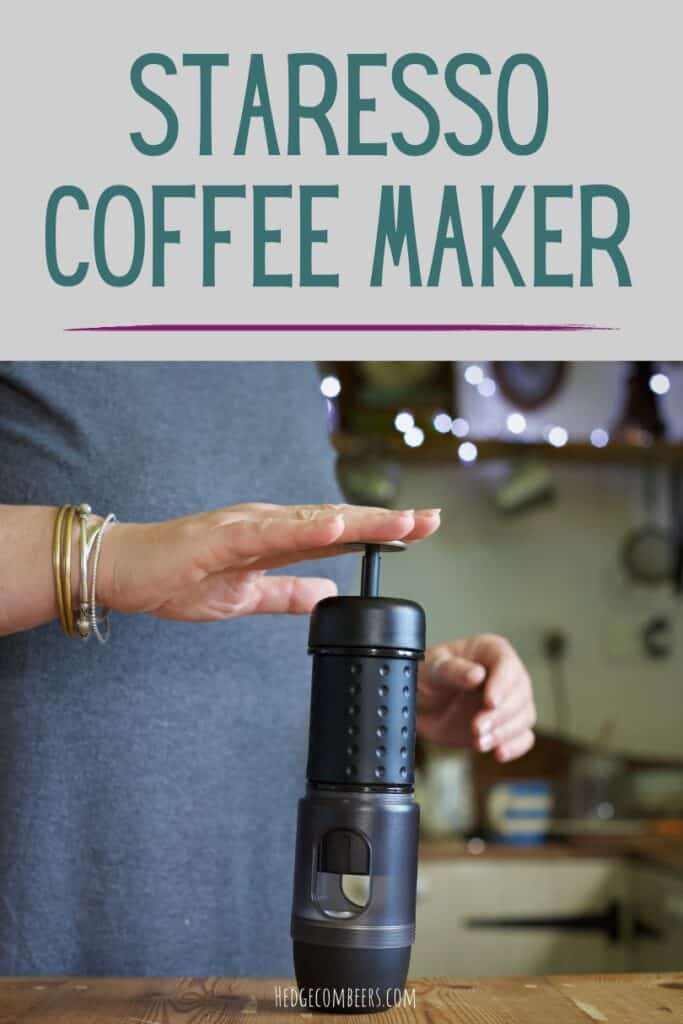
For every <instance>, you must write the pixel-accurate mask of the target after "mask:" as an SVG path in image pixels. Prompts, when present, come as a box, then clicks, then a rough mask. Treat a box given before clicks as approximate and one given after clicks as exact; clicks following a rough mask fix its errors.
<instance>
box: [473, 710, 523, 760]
mask: <svg viewBox="0 0 683 1024" xmlns="http://www.w3.org/2000/svg"><path fill="white" fill-rule="evenodd" d="M535 724H536V712H535V708H534V705H533V702H532V701H527V702H526V703H525V704H524V705H523V707H522V708H521V709H520V710H519V711H517V712H516V713H515V714H513V715H510V716H509V717H507V718H506V719H505V720H504V721H502V722H500V723H499V724H497V725H496V726H494V727H493V728H491V729H488V730H487V729H484V730H479V731H478V735H477V739H476V746H477V749H478V750H481V751H487V750H493V748H494V747H500V746H501V745H505V744H506V743H507V742H508V741H510V740H514V739H515V738H516V737H518V736H520V735H522V734H523V733H525V732H527V731H528V730H529V729H531V728H532V726H534V725H535Z"/></svg>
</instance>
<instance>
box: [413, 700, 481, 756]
mask: <svg viewBox="0 0 683 1024" xmlns="http://www.w3.org/2000/svg"><path fill="white" fill-rule="evenodd" d="M415 724H416V728H417V733H418V735H419V736H420V737H422V739H425V740H427V741H429V742H430V743H438V744H442V745H448V746H454V747H464V746H468V745H470V743H471V739H470V736H469V735H468V732H467V726H466V724H465V723H464V721H463V716H462V710H461V709H460V708H459V707H458V706H457V705H452V706H449V707H447V708H445V709H441V710H440V711H435V712H426V713H425V712H420V711H418V713H417V716H416V721H415Z"/></svg>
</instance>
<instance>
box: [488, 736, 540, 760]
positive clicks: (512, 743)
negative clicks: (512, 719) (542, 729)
mask: <svg viewBox="0 0 683 1024" xmlns="http://www.w3.org/2000/svg"><path fill="white" fill-rule="evenodd" d="M535 742H536V737H535V736H534V734H533V732H532V731H531V729H527V730H526V731H525V732H523V733H521V735H519V736H515V738H514V739H511V740H508V741H507V743H504V744H503V745H502V746H500V747H497V748H496V754H495V756H496V760H497V761H503V762H504V761H512V760H514V758H516V757H521V756H522V755H523V754H526V753H527V752H528V751H529V750H531V748H532V747H533V745H534V743H535Z"/></svg>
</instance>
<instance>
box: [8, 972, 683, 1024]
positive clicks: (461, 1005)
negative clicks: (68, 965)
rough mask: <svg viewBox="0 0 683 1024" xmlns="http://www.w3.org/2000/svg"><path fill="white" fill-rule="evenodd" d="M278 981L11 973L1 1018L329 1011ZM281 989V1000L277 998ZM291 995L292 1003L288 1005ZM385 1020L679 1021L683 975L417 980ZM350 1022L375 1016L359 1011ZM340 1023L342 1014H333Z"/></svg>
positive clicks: (77, 1019) (278, 1023) (211, 1020)
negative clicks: (309, 1004)
mask: <svg viewBox="0 0 683 1024" xmlns="http://www.w3.org/2000/svg"><path fill="white" fill-rule="evenodd" d="M291 985H292V982H291V981H290V980H289V979H272V978H239V979H233V978H4V979H0V1024H15V1022H21V1024H33V1022H41V1024H42V1022H46V1024H48V1022H49V1024H109V1022H116V1024H231V1022H235V1024H248V1019H246V1020H245V1018H249V1017H250V1016H251V1017H257V1018H260V1020H261V1021H266V1020H270V1021H272V1022H273V1024H289V1022H292V1024H293V1022H295V1021H296V1024H301V1021H302V1020H304V1019H313V1020H314V1019H315V1017H318V1018H319V1019H320V1018H321V1017H323V1016H324V1017H325V1018H326V1019H328V1020H329V1019H331V1015H327V1014H316V1015H315V1017H314V1016H313V1014H312V1013H311V1012H310V1010H307V1009H305V1008H301V1007H296V1008H294V1009H292V1008H291V994H292V992H293V991H294V990H293V989H292V988H291ZM278 991H279V992H280V996H279V997H278ZM285 991H286V992H287V993H288V996H287V998H288V999H289V1000H290V1003H289V1005H287V1006H285V1005H283V1004H284V1001H285V994H284V993H285ZM406 991H407V994H408V997H409V1001H412V995H411V993H412V992H414V1005H405V1006H402V1007H401V1008H394V1009H392V1010H389V1011H387V1012H385V1013H383V1014H379V1015H376V1017H375V1019H376V1020H377V1021H378V1022H382V1024H451V1022H452V1024H460V1022H463V1024H601V1022H603V1021H608V1022H610V1024H650V1022H653V1024H657V1022H661V1024H681V1022H683V973H680V974H610V975H576V976H566V977H548V978H479V979H476V978H475V979H473V978H466V979H456V978H429V979H419V980H415V981H410V982H409V983H408V986H407V989H406ZM345 1019H346V1020H348V1021H354V1020H360V1019H363V1020H364V1021H365V1022H366V1024H368V1021H369V1020H370V1019H371V1018H368V1017H367V1016H362V1015H360V1014H358V1015H353V1016H347V1017H346V1018H345ZM336 1020H337V1021H339V1020H340V1018H339V1017H336Z"/></svg>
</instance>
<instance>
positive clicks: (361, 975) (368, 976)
mask: <svg viewBox="0 0 683 1024" xmlns="http://www.w3.org/2000/svg"><path fill="white" fill-rule="evenodd" d="M293 946H294V970H295V972H296V980H297V985H298V986H299V991H300V992H301V993H302V995H303V996H304V997H305V1000H306V1002H307V1004H308V1005H307V1010H309V1011H311V1012H314V1013H316V1012H320V1013H356V1014H358V1013H377V1012H378V1011H380V1010H387V1009H389V1007H391V1006H394V1005H395V1004H396V1003H398V1002H399V1001H400V1000H401V998H402V996H403V990H404V988H405V983H406V979H407V976H408V965H409V963H410V946H404V947H403V948H399V949H360V948H355V949H354V948H350V947H344V946H334V947H333V946H320V945H317V944H316V945H314V944H313V943H310V942H298V941H295V942H294V944H293Z"/></svg>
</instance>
